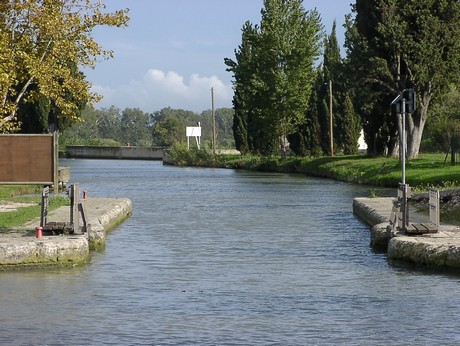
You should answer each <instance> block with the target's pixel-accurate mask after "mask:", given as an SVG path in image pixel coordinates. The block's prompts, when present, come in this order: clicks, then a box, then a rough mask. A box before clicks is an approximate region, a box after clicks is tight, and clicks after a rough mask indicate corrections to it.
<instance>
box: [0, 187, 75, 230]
mask: <svg viewBox="0 0 460 346" xmlns="http://www.w3.org/2000/svg"><path fill="white" fill-rule="evenodd" d="M7 203H28V204H34V205H32V206H25V207H20V208H18V209H17V210H14V211H8V212H0V230H8V229H11V228H14V227H17V226H21V225H23V224H24V223H26V222H28V221H31V220H33V219H35V218H38V217H40V214H41V187H40V186H31V185H24V186H23V185H20V186H18V185H0V204H7ZM64 205H70V199H69V198H68V197H65V196H56V197H50V198H49V208H48V210H49V211H50V210H53V209H56V208H59V207H61V206H64Z"/></svg>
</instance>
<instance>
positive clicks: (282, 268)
mask: <svg viewBox="0 0 460 346" xmlns="http://www.w3.org/2000/svg"><path fill="white" fill-rule="evenodd" d="M61 165H70V166H71V167H72V179H73V180H74V181H78V182H79V183H80V184H81V187H82V189H84V190H87V191H89V196H90V198H91V197H129V198H131V199H132V201H133V216H132V217H131V218H130V219H128V220H127V221H126V222H125V223H123V224H122V225H120V226H119V227H118V228H117V229H115V230H114V231H113V232H112V233H111V234H110V235H109V237H108V241H107V248H106V250H105V251H103V252H99V253H94V254H93V255H92V258H91V263H90V264H89V265H88V266H85V267H79V268H74V269H69V270H56V271H46V272H25V273H24V272H22V273H20V272H18V273H16V272H13V273H0V292H1V295H2V301H1V305H0V326H1V327H0V344H12V345H35V344H42V345H88V344H90V345H100V344H106V345H120V344H121V345H145V344H155V345H177V344H183V345H189V344H212V345H214V344H216V345H232V344H243V345H254V344H260V345H267V344H280V345H306V344H319V345H329V344H335V345H342V344H344V345H381V344H393V345H396V344H397V345H412V344H417V345H433V344H444V345H446V344H452V345H454V344H458V343H460V332H459V331H458V326H457V324H458V323H457V320H458V318H459V317H460V316H459V315H460V306H459V305H458V304H457V296H458V294H457V293H458V285H459V278H458V277H456V276H443V275H433V274H431V275H426V274H423V273H421V272H417V271H410V270H406V269H400V268H395V267H391V266H389V265H388V263H387V260H386V257H385V256H384V255H383V254H376V253H373V252H372V251H371V249H370V248H369V231H368V229H367V228H366V226H364V225H362V224H361V223H360V222H358V221H357V220H356V219H355V218H354V217H353V215H352V211H351V205H352V198H353V197H355V196H366V195H368V194H369V189H368V188H365V187H359V186H352V185H349V184H344V183H337V182H334V181H330V180H322V179H315V178H309V177H306V176H302V175H286V174H267V173H254V172H237V171H233V170H220V169H191V168H177V167H167V166H162V165H161V163H159V162H144V161H91V160H72V161H65V162H61Z"/></svg>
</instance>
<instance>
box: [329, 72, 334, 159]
mask: <svg viewBox="0 0 460 346" xmlns="http://www.w3.org/2000/svg"><path fill="white" fill-rule="evenodd" d="M329 125H330V129H329V132H330V140H331V157H333V156H334V124H333V121H332V80H331V79H329Z"/></svg>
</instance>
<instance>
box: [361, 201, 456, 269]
mask: <svg viewBox="0 0 460 346" xmlns="http://www.w3.org/2000/svg"><path fill="white" fill-rule="evenodd" d="M392 200H393V199H392V198H355V199H354V201H353V212H354V214H355V216H356V217H357V218H359V219H360V220H362V221H363V222H365V223H366V224H367V225H369V226H370V227H371V245H372V247H374V248H378V249H385V250H386V252H387V256H388V259H389V260H390V261H393V262H407V263H412V264H415V265H418V266H423V267H433V268H444V269H460V228H459V227H457V226H454V225H443V224H441V225H440V227H439V230H438V232H437V233H432V234H424V235H419V236H408V235H406V234H402V233H401V232H399V231H397V232H394V233H393V232H391V231H390V229H389V225H390V222H389V221H390V215H391V208H392ZM426 219H427V216H426V215H422V214H419V213H417V212H411V213H410V220H411V221H412V222H426Z"/></svg>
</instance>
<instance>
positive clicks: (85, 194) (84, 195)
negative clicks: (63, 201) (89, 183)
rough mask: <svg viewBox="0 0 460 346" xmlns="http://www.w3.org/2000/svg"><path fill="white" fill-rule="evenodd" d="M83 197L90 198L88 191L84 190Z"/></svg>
mask: <svg viewBox="0 0 460 346" xmlns="http://www.w3.org/2000/svg"><path fill="white" fill-rule="evenodd" d="M83 199H88V191H83Z"/></svg>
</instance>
